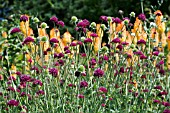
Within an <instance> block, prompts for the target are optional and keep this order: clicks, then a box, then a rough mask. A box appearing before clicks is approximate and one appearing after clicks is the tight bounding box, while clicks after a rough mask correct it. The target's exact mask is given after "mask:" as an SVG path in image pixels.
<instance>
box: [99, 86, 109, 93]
mask: <svg viewBox="0 0 170 113" xmlns="http://www.w3.org/2000/svg"><path fill="white" fill-rule="evenodd" d="M99 91H100V92H102V93H107V92H108V91H107V89H106V88H105V87H100V88H99Z"/></svg>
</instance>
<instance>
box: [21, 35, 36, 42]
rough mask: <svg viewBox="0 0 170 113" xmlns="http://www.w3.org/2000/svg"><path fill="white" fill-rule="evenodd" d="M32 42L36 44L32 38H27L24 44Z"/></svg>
mask: <svg viewBox="0 0 170 113" xmlns="http://www.w3.org/2000/svg"><path fill="white" fill-rule="evenodd" d="M30 42H34V39H33V38H32V37H30V36H28V37H27V38H25V39H24V42H23V44H28V43H30Z"/></svg>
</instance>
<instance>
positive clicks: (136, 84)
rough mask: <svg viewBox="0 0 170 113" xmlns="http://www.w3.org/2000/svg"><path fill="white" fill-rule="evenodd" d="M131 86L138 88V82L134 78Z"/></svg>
mask: <svg viewBox="0 0 170 113" xmlns="http://www.w3.org/2000/svg"><path fill="white" fill-rule="evenodd" d="M133 86H134V87H135V88H136V89H137V88H138V83H137V82H136V80H134V81H133Z"/></svg>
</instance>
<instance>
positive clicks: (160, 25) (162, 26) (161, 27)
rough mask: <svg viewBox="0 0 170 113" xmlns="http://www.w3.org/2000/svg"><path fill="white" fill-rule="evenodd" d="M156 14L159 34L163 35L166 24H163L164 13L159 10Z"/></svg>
mask: <svg viewBox="0 0 170 113" xmlns="http://www.w3.org/2000/svg"><path fill="white" fill-rule="evenodd" d="M154 14H155V15H156V18H155V22H156V25H157V30H158V33H159V34H162V33H164V32H165V23H164V22H162V19H163V15H162V12H161V11H160V10H157V11H156V12H154Z"/></svg>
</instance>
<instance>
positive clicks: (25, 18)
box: [20, 15, 28, 22]
mask: <svg viewBox="0 0 170 113" xmlns="http://www.w3.org/2000/svg"><path fill="white" fill-rule="evenodd" d="M22 21H24V22H26V21H28V17H27V16H26V15H22V16H21V17H20V22H22Z"/></svg>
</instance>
